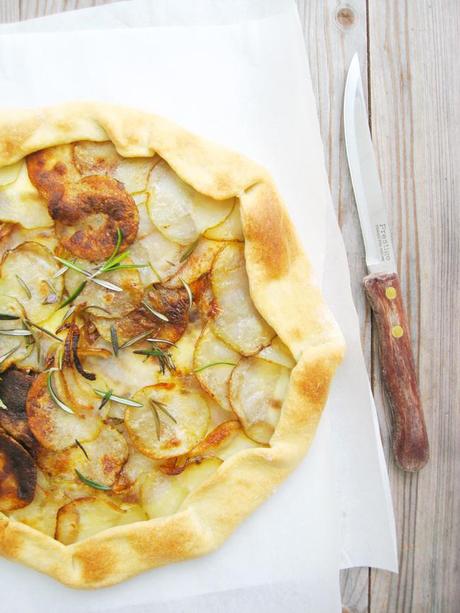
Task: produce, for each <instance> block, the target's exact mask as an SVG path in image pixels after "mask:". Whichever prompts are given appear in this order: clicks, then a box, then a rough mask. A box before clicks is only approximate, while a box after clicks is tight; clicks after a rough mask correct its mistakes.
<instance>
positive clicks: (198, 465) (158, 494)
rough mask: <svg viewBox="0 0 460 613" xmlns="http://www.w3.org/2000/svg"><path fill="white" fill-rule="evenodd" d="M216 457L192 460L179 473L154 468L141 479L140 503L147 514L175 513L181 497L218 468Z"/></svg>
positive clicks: (219, 462) (151, 516)
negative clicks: (167, 473) (198, 460)
mask: <svg viewBox="0 0 460 613" xmlns="http://www.w3.org/2000/svg"><path fill="white" fill-rule="evenodd" d="M221 464H222V461H221V460H219V459H218V458H205V459H203V460H201V461H200V462H192V463H190V464H189V465H187V467H186V468H185V469H184V470H183V471H182V472H181V473H180V474H179V475H173V476H171V475H166V474H164V473H162V472H161V471H160V470H154V471H152V472H151V473H149V474H148V475H146V476H145V478H144V479H143V483H142V487H141V504H142V507H143V508H144V509H145V511H146V512H147V515H148V516H149V517H150V518H154V517H164V516H167V515H172V514H173V513H175V512H176V511H177V510H178V509H179V507H180V506H181V504H182V503H183V501H184V500H185V498H186V497H187V496H188V495H189V494H190V493H191V492H193V491H194V490H196V489H197V488H198V487H199V486H200V485H202V484H203V483H204V482H205V481H207V480H208V479H209V478H210V477H211V476H212V475H213V474H214V473H215V472H216V471H217V470H218V468H219V466H220V465H221Z"/></svg>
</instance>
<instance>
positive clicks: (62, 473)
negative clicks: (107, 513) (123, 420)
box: [37, 425, 128, 487]
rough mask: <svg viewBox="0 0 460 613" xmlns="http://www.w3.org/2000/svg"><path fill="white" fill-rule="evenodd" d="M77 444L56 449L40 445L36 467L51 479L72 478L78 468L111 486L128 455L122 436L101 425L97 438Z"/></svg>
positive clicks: (88, 475)
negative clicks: (41, 447)
mask: <svg viewBox="0 0 460 613" xmlns="http://www.w3.org/2000/svg"><path fill="white" fill-rule="evenodd" d="M79 442H80V441H79ZM80 444H81V447H79V446H78V445H77V444H75V445H74V446H72V447H71V448H69V449H65V450H63V451H59V452H56V451H50V450H48V449H41V450H40V452H39V454H38V458H37V462H38V464H39V466H40V468H41V469H42V470H43V471H44V472H45V473H46V474H47V475H49V476H50V477H52V478H54V479H62V480H67V481H68V480H70V481H75V479H78V477H77V475H76V473H75V470H78V471H79V472H80V473H81V474H82V475H84V476H85V477H86V478H87V479H90V480H91V481H95V482H96V483H100V484H101V485H104V486H107V487H110V486H112V485H113V484H114V482H115V480H116V478H117V476H118V474H119V473H120V472H121V469H122V468H123V465H124V464H125V462H126V460H127V459H128V444H127V442H126V440H125V438H124V436H123V435H122V434H120V433H119V432H117V430H115V429H114V428H111V427H110V426H106V425H104V426H103V427H102V429H101V431H100V433H99V434H98V436H97V438H95V439H94V440H93V441H88V442H86V443H81V442H80ZM82 447H83V449H82ZM85 452H86V453H85Z"/></svg>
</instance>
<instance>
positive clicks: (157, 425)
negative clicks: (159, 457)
mask: <svg viewBox="0 0 460 613" xmlns="http://www.w3.org/2000/svg"><path fill="white" fill-rule="evenodd" d="M149 404H150V409H151V410H152V415H153V421H154V422H155V430H156V433H157V439H158V440H160V438H161V422H160V416H159V415H158V409H157V406H156V404H155V403H154V402H153V401H152V399H150V402H149Z"/></svg>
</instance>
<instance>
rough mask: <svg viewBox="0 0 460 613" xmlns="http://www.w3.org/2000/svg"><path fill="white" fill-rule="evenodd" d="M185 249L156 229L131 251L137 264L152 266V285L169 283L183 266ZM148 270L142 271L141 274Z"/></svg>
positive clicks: (150, 274) (138, 242)
mask: <svg viewBox="0 0 460 613" xmlns="http://www.w3.org/2000/svg"><path fill="white" fill-rule="evenodd" d="M184 252H185V249H184V247H181V246H180V245H178V244H177V243H173V242H172V241H170V240H168V239H167V238H166V237H165V236H163V234H161V232H159V231H158V230H157V229H156V228H155V227H154V228H153V230H152V231H151V232H150V234H148V236H144V237H143V238H141V239H140V240H139V241H137V242H136V243H135V244H134V245H133V247H132V248H131V249H130V253H131V256H132V258H133V260H134V262H136V263H144V262H147V263H148V264H150V266H151V271H150V273H149V276H151V278H152V283H153V282H155V283H157V282H158V281H167V280H168V279H169V278H170V277H172V276H173V275H174V274H175V272H176V271H177V270H178V269H179V268H180V266H181V261H180V260H181V257H182V255H183V254H184ZM145 270H146V271H147V272H148V269H143V270H141V271H140V272H141V274H142V273H143V272H145Z"/></svg>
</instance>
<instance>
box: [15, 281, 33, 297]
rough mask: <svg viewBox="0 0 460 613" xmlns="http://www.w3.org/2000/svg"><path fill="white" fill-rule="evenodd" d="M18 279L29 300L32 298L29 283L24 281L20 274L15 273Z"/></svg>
mask: <svg viewBox="0 0 460 613" xmlns="http://www.w3.org/2000/svg"><path fill="white" fill-rule="evenodd" d="M15 276H16V279H17V280H18V283H19V285H20V286H21V287H22V289H23V290H24V292H25V294H26V296H27V298H29V300H30V299H31V298H32V292H31V291H30V288H29V286H28V285H27V283H26V282H25V281H24V279H21V277H20V276H19V275H15Z"/></svg>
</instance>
